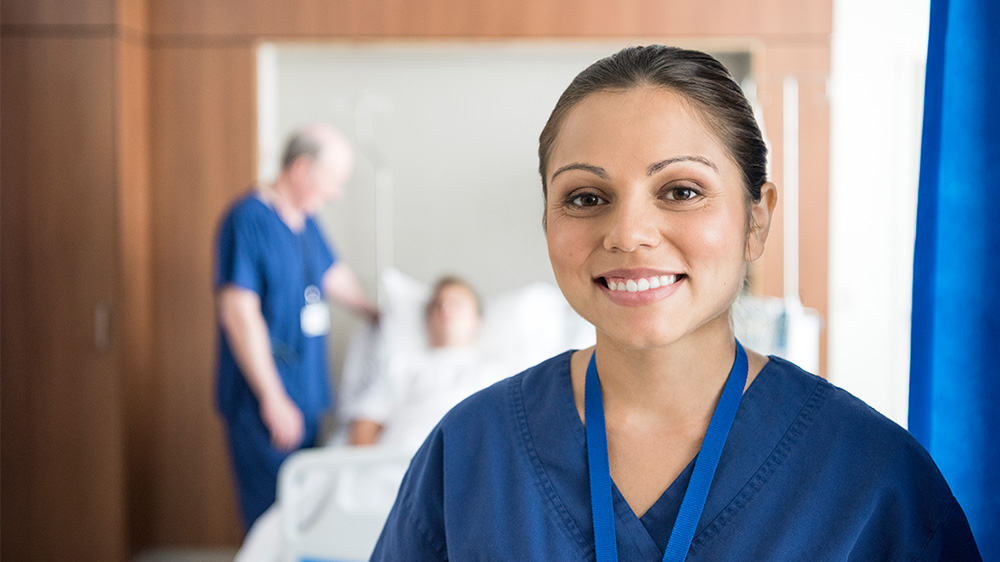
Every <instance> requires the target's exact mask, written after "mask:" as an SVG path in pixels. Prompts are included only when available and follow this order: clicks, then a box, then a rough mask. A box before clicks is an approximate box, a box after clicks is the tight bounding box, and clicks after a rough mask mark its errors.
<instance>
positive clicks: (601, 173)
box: [549, 162, 608, 181]
mask: <svg viewBox="0 0 1000 562" xmlns="http://www.w3.org/2000/svg"><path fill="white" fill-rule="evenodd" d="M567 170H584V171H587V172H590V173H592V174H594V175H595V176H597V177H599V178H601V179H604V180H606V179H608V172H607V170H605V169H604V168H602V167H600V166H594V165H592V164H584V163H582V162H573V163H572V164H566V165H565V166H563V167H562V168H559V169H558V170H556V171H555V172H553V174H552V177H551V178H549V181H552V180H554V179H556V176H558V175H559V174H561V173H563V172H565V171H567Z"/></svg>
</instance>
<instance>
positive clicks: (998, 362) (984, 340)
mask: <svg viewBox="0 0 1000 562" xmlns="http://www.w3.org/2000/svg"><path fill="white" fill-rule="evenodd" d="M926 80H927V81H926V91H925V94H924V96H925V97H924V126H923V140H922V143H923V144H922V151H921V162H920V195H919V200H918V204H917V240H916V252H915V254H914V263H913V332H912V339H911V344H912V347H911V362H910V416H909V417H910V419H909V425H910V431H911V432H912V433H913V434H914V435H915V436H916V437H917V439H919V440H920V442H921V443H923V445H924V446H925V447H926V448H927V450H928V451H930V453H931V455H932V456H933V457H934V460H935V461H936V462H937V464H938V466H939V467H940V468H941V471H942V472H943V473H944V476H945V478H946V479H947V480H948V483H949V484H950V485H951V489H952V491H953V492H954V494H955V497H956V498H957V499H958V501H959V503H960V504H961V505H962V507H963V508H964V509H965V512H966V515H967V516H968V518H969V523H970V524H971V525H972V531H973V534H974V535H975V537H976V541H977V542H978V544H979V549H980V551H981V552H982V555H983V559H984V560H1000V1H998V0H931V28H930V41H929V43H928V47H927V77H926Z"/></svg>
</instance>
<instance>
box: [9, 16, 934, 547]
mask: <svg viewBox="0 0 1000 562" xmlns="http://www.w3.org/2000/svg"><path fill="white" fill-rule="evenodd" d="M0 6H2V8H0V30H2V43H0V56H2V62H0V66H2V76H0V91H2V96H0V103H2V121H0V132H2V137H0V143H2V145H0V146H2V154H0V158H2V160H0V161H2V168H0V181H2V200H0V211H2V215H0V220H2V232H0V243H2V246H0V251H2V279H0V287H2V294H0V300H2V326H0V330H2V349H0V360H2V375H0V376H2V379H0V385H2V386H0V393H2V420H0V431H2V434H0V438H2V451H0V455H2V474H0V478H2V480H0V489H2V500H0V508H2V510H3V511H2V515H0V519H2V537H0V540H2V542H0V546H2V551H0V556H2V557H3V558H5V559H7V560H54V559H74V560H131V559H134V558H135V557H136V556H142V557H144V559H150V557H155V556H158V555H159V554H157V553H164V552H176V551H187V552H195V553H201V554H194V555H193V556H195V557H198V556H206V554H205V553H210V552H217V553H219V555H220V556H221V557H223V558H225V556H226V553H227V552H230V553H231V551H232V550H233V549H235V547H236V546H237V545H238V544H239V543H240V541H241V540H242V535H241V531H240V527H239V523H238V517H237V512H236V500H235V497H234V488H233V483H232V481H231V471H230V467H229V460H228V458H227V455H226V451H225V440H224V439H223V435H222V424H221V423H220V421H219V419H218V417H217V414H216V413H215V411H214V405H213V404H214V402H213V392H214V349H215V337H216V332H215V330H216V328H215V321H214V312H213V298H212V286H211V271H212V270H211V268H212V248H213V240H214V234H215V228H216V224H217V220H218V218H219V216H220V214H221V213H222V212H223V210H224V209H225V208H226V206H227V205H228V204H229V203H230V202H231V201H232V200H233V198H235V197H236V196H237V195H238V194H240V193H241V192H243V191H245V190H246V189H248V188H249V187H250V186H251V185H253V184H254V183H255V182H257V181H268V180H270V179H272V178H273V176H274V174H275V171H276V167H277V161H276V160H277V152H278V151H279V150H280V147H281V144H282V142H283V140H284V137H285V135H286V134H287V133H288V132H289V131H290V130H291V129H292V128H293V127H295V126H296V125H299V124H302V123H305V122H311V121H326V122H329V123H332V124H334V125H335V126H337V127H338V128H340V129H341V130H343V131H344V132H345V134H346V135H347V136H348V137H349V138H350V139H351V141H352V142H353V144H354V145H355V147H356V150H357V155H358V160H357V166H356V169H355V172H354V175H353V177H352V178H351V180H350V184H349V185H348V187H347V190H346V194H345V197H344V199H343V200H342V201H340V202H339V203H338V204H336V205H333V206H330V207H329V208H327V209H325V210H324V211H323V212H322V214H321V216H320V222H321V225H322V226H323V227H324V229H325V231H326V233H327V234H328V236H329V238H330V239H331V240H332V241H333V243H334V244H335V246H336V247H337V249H338V250H339V252H340V254H341V255H342V256H343V257H344V258H345V259H346V260H347V261H348V262H349V263H351V264H352V265H353V266H354V268H355V270H356V271H357V272H358V274H359V276H360V277H361V280H362V282H363V283H364V285H365V287H366V288H367V289H368V290H369V292H370V296H371V297H372V298H377V296H378V295H377V287H378V284H379V276H380V273H381V272H383V271H385V270H386V268H390V267H392V268H396V269H398V270H400V271H402V272H404V273H406V274H408V275H411V276H413V277H414V278H416V279H419V280H421V281H424V282H429V281H431V280H433V279H434V278H436V277H437V276H438V275H440V274H442V273H445V272H452V273H458V274H460V275H463V276H465V277H467V278H468V279H469V280H470V281H471V282H472V284H473V285H474V286H476V287H478V288H480V289H481V291H482V292H483V293H484V294H485V295H487V296H489V295H495V294H497V293H500V292H503V291H506V290H510V289H513V288H516V287H520V286H524V285H526V284H529V283H533V282H537V281H543V282H552V281H553V279H552V274H551V271H550V269H549V265H548V258H547V256H546V251H545V244H544V238H543V233H542V230H541V210H542V201H541V193H540V183H539V180H538V176H537V171H536V170H537V157H536V149H537V137H538V133H539V132H540V129H541V127H542V125H543V124H544V122H545V119H546V118H547V116H548V112H549V111H551V108H552V106H553V105H554V103H555V101H556V98H557V97H558V95H559V94H560V93H561V91H562V89H563V88H564V87H565V86H566V85H567V84H568V83H569V81H570V79H571V78H572V77H573V76H574V75H575V73H576V72H578V71H580V70H581V69H582V68H583V67H584V66H586V65H587V64H589V63H590V62H592V61H594V60H596V59H597V58H600V57H602V56H605V55H607V54H610V53H612V52H614V51H616V50H618V49H620V48H622V47H624V46H627V45H636V44H647V43H651V42H659V43H668V44H674V45H679V46H685V47H692V48H697V49H701V50H706V51H709V52H711V53H713V54H715V55H716V56H718V57H719V58H720V59H721V60H722V61H723V62H724V63H725V64H726V65H727V66H729V67H730V69H731V71H732V72H733V74H734V75H735V76H736V78H737V80H738V81H739V82H740V83H741V85H742V86H743V87H744V89H745V91H746V92H747V94H748V96H750V98H751V99H752V101H753V102H754V103H755V105H756V107H757V110H758V112H759V117H760V119H761V122H762V124H763V126H764V130H765V134H766V136H767V138H768V141H769V143H770V146H771V177H772V179H773V181H775V183H777V185H778V186H779V191H780V192H783V193H784V192H786V189H787V188H791V189H792V191H791V195H793V198H792V199H791V202H792V204H793V211H794V212H792V213H788V212H787V211H788V208H789V207H788V206H787V203H788V201H789V200H788V199H784V200H782V201H780V202H779V206H778V214H777V222H776V224H775V227H774V230H772V235H771V236H772V237H771V239H770V241H769V244H768V249H767V251H766V253H765V255H764V257H763V259H762V260H761V261H760V262H759V263H758V264H756V265H755V267H754V269H753V271H752V272H751V292H752V293H753V294H755V295H759V296H770V297H775V298H779V297H781V298H785V299H786V300H788V299H793V300H795V301H797V302H798V301H800V302H801V304H802V305H803V306H804V307H806V308H807V309H808V310H809V311H812V312H811V314H813V316H812V317H813V318H815V319H817V322H816V324H815V326H816V329H817V330H818V331H817V333H816V334H815V335H814V336H812V335H811V336H810V337H812V339H814V340H815V344H814V348H815V353H814V355H815V358H814V362H815V369H816V370H817V371H818V374H820V375H822V376H824V377H826V378H828V379H830V380H832V381H833V382H834V383H835V384H838V385H840V386H843V387H845V388H847V389H848V390H850V391H851V392H853V393H855V394H857V395H858V396H860V397H861V398H862V399H864V400H866V401H867V402H868V403H869V404H871V405H872V406H873V407H875V408H876V409H878V410H880V411H881V412H883V413H884V414H886V415H887V416H889V417H890V418H892V419H893V420H895V421H897V422H898V423H900V424H904V425H905V421H906V416H907V411H906V408H907V384H908V375H907V373H908V370H909V342H910V330H909V327H910V301H911V283H912V255H913V238H914V224H915V216H916V193H917V175H918V168H919V149H920V123H921V111H922V99H923V75H924V64H925V56H926V55H925V51H926V41H927V26H928V16H929V3H928V2H927V1H924V0H917V1H913V2H903V1H902V0H811V1H805V2H803V1H797V0H754V1H746V0H712V1H710V2H705V1H704V0H702V1H696V0H663V1H651V0H619V1H617V2H601V1H579V0H578V1H574V2H570V1H567V0H549V1H545V2H526V1H519V2H508V3H503V4H501V3H491V2H483V1H481V0H471V1H463V0H411V1H400V0H384V1H379V2H369V1H366V0H339V1H336V2H333V1H330V2H327V1H321V0H293V1H289V2H282V3H271V2H265V1H262V0H253V1H247V2H237V1H233V0H218V1H214V2H196V1H194V0H160V1H158V2H147V1H146V0H79V1H77V2H71V3H69V2H61V1H58V0H30V1H29V0H4V2H3V3H2V5H0ZM356 328H357V324H356V323H355V321H354V320H352V319H350V318H348V317H347V316H346V315H342V314H336V315H335V318H334V332H333V334H332V335H331V342H330V343H331V346H332V349H333V351H334V353H333V354H332V356H333V358H332V361H333V363H334V372H335V373H336V372H339V371H338V370H339V368H340V363H341V362H342V357H343V355H344V353H343V351H344V349H345V347H346V345H347V341H348V339H349V338H350V335H351V334H352V333H353V330H354V329H356ZM810 334H812V332H810Z"/></svg>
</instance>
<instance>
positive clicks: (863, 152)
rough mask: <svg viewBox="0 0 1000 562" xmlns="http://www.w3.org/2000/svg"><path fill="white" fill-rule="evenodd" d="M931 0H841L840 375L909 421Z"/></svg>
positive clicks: (835, 240) (836, 251) (835, 353)
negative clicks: (912, 305)
mask: <svg viewBox="0 0 1000 562" xmlns="http://www.w3.org/2000/svg"><path fill="white" fill-rule="evenodd" d="M929 16H930V5H929V2H928V0H836V1H835V2H834V19H833V25H834V29H833V31H834V33H833V42H832V43H833V61H832V72H831V82H830V96H831V99H830V105H831V137H832V138H831V143H830V144H831V178H830V179H831V181H830V229H831V230H830V303H829V310H830V315H829V377H830V379H831V381H832V382H834V383H835V384H837V385H839V386H842V387H844V388H846V389H847V390H848V391H850V392H852V393H853V394H855V395H856V396H858V397H860V398H862V399H863V400H865V401H866V402H868V403H869V404H870V405H872V406H873V407H874V408H875V409H877V410H879V411H881V412H882V413H884V414H886V415H887V416H889V417H890V418H892V419H893V420H895V421H896V422H897V423H899V424H901V425H903V426H904V427H905V423H906V415H907V396H908V384H909V361H910V354H909V351H910V302H911V298H910V297H911V286H912V265H913V241H914V232H915V225H916V195H917V177H918V172H919V157H920V130H921V115H922V108H923V76H924V64H925V58H926V45H927V29H928V21H929Z"/></svg>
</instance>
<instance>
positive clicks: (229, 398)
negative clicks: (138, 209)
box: [215, 192, 336, 420]
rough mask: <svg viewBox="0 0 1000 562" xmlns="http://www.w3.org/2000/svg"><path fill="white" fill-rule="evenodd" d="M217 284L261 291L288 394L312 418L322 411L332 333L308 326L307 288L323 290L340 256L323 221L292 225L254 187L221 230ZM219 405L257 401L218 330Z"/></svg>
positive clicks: (227, 410)
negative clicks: (314, 332)
mask: <svg viewBox="0 0 1000 562" xmlns="http://www.w3.org/2000/svg"><path fill="white" fill-rule="evenodd" d="M217 242H218V248H217V255H216V264H215V266H216V270H215V287H216V289H219V288H221V287H223V286H225V285H228V284H234V285H237V286H240V287H243V288H245V289H249V290H251V291H253V292H255V293H257V295H258V296H259V297H260V305H261V312H262V313H263V315H264V321H265V322H266V323H267V330H268V333H269V335H270V338H271V350H272V354H273V356H274V362H275V365H276V366H277V368H278V374H279V375H280V376H281V382H282V383H284V385H285V389H286V391H287V392H288V395H289V397H290V398H291V399H292V400H293V401H294V402H295V403H296V404H297V405H298V406H299V408H300V409H301V410H302V413H303V415H304V416H305V417H306V419H307V420H309V419H317V418H318V417H319V416H320V415H321V414H322V412H323V411H325V410H326V409H327V408H328V407H329V406H330V404H331V401H332V396H331V389H330V383H329V377H328V376H327V370H326V364H327V362H326V338H324V337H322V336H307V335H305V334H303V332H302V325H301V311H302V307H303V306H304V305H305V289H306V286H308V285H315V286H316V287H317V288H318V289H319V290H320V293H321V294H322V292H323V282H322V279H323V274H324V273H326V271H327V270H328V269H329V268H330V266H332V265H333V263H334V261H335V260H336V257H335V255H334V253H333V251H332V250H331V249H330V248H329V246H327V244H326V241H325V240H324V239H323V235H322V233H321V232H320V230H319V226H318V225H317V224H316V221H315V220H313V218H312V217H307V218H306V221H305V227H304V228H303V230H302V231H301V232H293V231H292V230H291V229H290V228H288V225H287V224H285V222H284V221H283V220H281V217H280V216H278V213H277V212H276V211H275V209H274V208H273V207H271V206H270V205H268V204H266V203H264V202H263V201H261V200H260V198H259V197H258V196H257V195H256V193H254V192H250V193H249V194H247V195H246V196H244V197H242V198H241V199H239V200H238V201H236V202H235V203H234V204H233V206H232V207H231V208H230V209H229V211H228V213H227V214H226V215H225V217H224V218H223V221H222V224H221V226H220V227H219V232H218V240H217ZM218 340H219V353H218V382H217V384H218V388H217V399H218V407H219V410H220V412H222V413H223V414H224V415H225V416H227V417H228V418H233V417H234V416H235V414H236V412H237V411H240V410H242V409H243V408H252V409H253V411H256V410H257V401H256V398H255V397H254V395H253V391H251V390H250V386H249V385H248V384H247V382H246V379H245V378H244V377H243V374H242V373H241V372H240V370H239V367H238V366H237V364H236V360H235V358H234V357H233V354H232V351H231V350H230V348H229V344H228V342H227V341H226V338H225V337H224V336H223V334H222V333H221V331H220V333H219V336H218Z"/></svg>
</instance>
